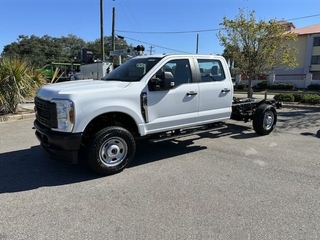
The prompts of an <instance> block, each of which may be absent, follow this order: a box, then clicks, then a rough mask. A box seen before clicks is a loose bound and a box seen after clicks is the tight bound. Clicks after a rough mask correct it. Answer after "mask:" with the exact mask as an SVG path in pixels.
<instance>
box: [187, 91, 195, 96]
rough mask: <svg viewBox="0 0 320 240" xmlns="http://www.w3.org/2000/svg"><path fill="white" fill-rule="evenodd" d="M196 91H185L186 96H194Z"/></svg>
mask: <svg viewBox="0 0 320 240" xmlns="http://www.w3.org/2000/svg"><path fill="white" fill-rule="evenodd" d="M197 94H198V93H196V92H194V91H190V92H188V93H187V96H195V95H197Z"/></svg>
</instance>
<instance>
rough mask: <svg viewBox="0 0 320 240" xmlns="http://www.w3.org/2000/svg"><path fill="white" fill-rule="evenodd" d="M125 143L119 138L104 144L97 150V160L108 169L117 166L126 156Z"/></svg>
mask: <svg viewBox="0 0 320 240" xmlns="http://www.w3.org/2000/svg"><path fill="white" fill-rule="evenodd" d="M127 151H128V146H127V143H126V142H125V141H124V140H123V139H122V138H119V137H113V138H110V139H108V140H107V141H106V142H104V143H103V144H102V145H101V147H100V149H99V158H100V159H101V161H102V163H103V164H104V165H106V166H108V167H112V166H116V165H119V164H120V163H121V162H122V161H123V160H124V159H125V157H126V156H127Z"/></svg>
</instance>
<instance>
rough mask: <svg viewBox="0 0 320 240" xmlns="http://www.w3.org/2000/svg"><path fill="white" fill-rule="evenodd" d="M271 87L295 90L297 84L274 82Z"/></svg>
mask: <svg viewBox="0 0 320 240" xmlns="http://www.w3.org/2000/svg"><path fill="white" fill-rule="evenodd" d="M269 88H270V89H284V90H293V89H294V88H295V86H294V84H292V83H274V84H272V85H271V86H270V87H269Z"/></svg>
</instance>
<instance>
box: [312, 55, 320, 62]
mask: <svg viewBox="0 0 320 240" xmlns="http://www.w3.org/2000/svg"><path fill="white" fill-rule="evenodd" d="M311 64H320V55H318V56H312V57H311Z"/></svg>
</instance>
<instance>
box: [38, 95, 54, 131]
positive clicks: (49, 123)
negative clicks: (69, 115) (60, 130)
mask: <svg viewBox="0 0 320 240" xmlns="http://www.w3.org/2000/svg"><path fill="white" fill-rule="evenodd" d="M34 103H35V110H36V119H37V121H38V122H39V123H41V124H42V125H44V126H46V127H49V128H57V126H58V123H57V110H56V104H55V103H52V102H50V101H45V100H42V99H40V98H38V97H35V99H34Z"/></svg>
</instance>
